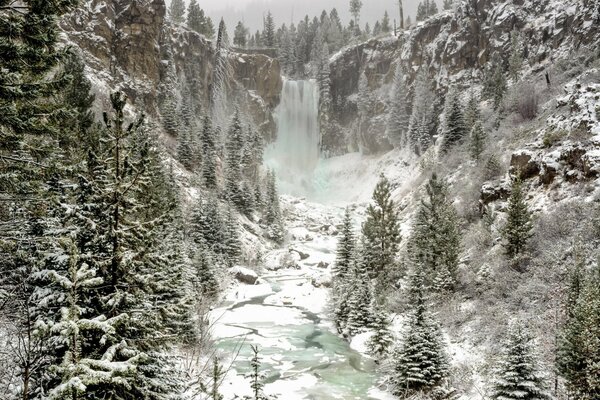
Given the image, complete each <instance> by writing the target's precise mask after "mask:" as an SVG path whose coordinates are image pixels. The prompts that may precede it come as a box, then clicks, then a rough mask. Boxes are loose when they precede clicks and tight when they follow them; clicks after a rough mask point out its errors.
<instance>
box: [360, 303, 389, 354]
mask: <svg viewBox="0 0 600 400" xmlns="http://www.w3.org/2000/svg"><path fill="white" fill-rule="evenodd" d="M372 315H373V321H372V322H371V329H373V336H371V338H370V339H369V342H368V343H367V345H368V348H369V352H370V353H371V355H372V356H374V357H375V358H376V360H378V361H381V360H383V359H384V357H385V356H386V355H387V354H388V351H389V350H390V349H391V348H392V346H393V344H394V335H393V334H392V331H391V330H390V325H391V321H390V317H389V314H388V312H387V308H386V306H385V304H382V303H380V302H377V301H375V304H374V305H373V310H372Z"/></svg>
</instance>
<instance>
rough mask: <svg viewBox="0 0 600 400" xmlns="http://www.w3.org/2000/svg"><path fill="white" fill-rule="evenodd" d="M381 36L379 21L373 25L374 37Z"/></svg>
mask: <svg viewBox="0 0 600 400" xmlns="http://www.w3.org/2000/svg"><path fill="white" fill-rule="evenodd" d="M379 35H381V22H379V21H377V22H375V25H373V36H374V37H377V36H379Z"/></svg>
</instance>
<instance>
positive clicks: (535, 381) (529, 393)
mask: <svg viewBox="0 0 600 400" xmlns="http://www.w3.org/2000/svg"><path fill="white" fill-rule="evenodd" d="M532 340H533V338H532V337H531V334H530V333H529V332H528V330H527V329H526V328H525V327H524V326H523V325H522V324H521V323H512V324H511V326H510V327H509V331H508V337H507V340H506V344H505V346H504V351H503V354H502V358H501V360H500V362H499V364H498V368H497V372H496V379H495V380H494V382H493V393H492V396H491V398H492V399H497V400H544V399H549V398H550V397H549V396H548V395H547V394H546V393H545V389H544V383H543V378H542V376H541V375H540V374H539V372H538V369H539V367H538V366H537V361H536V359H535V356H534V354H533V345H532V343H531V342H532Z"/></svg>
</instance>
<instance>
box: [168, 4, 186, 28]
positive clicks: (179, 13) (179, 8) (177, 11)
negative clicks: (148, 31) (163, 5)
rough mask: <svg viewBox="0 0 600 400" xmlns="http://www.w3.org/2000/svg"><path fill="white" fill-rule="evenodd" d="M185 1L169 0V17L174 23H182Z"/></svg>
mask: <svg viewBox="0 0 600 400" xmlns="http://www.w3.org/2000/svg"><path fill="white" fill-rule="evenodd" d="M184 17H185V3H184V1H183V0H171V5H170V6H169V19H170V20H171V22H173V23H174V24H178V25H179V24H183V21H184V20H185V18H184Z"/></svg>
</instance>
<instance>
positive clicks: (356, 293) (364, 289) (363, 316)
mask: <svg viewBox="0 0 600 400" xmlns="http://www.w3.org/2000/svg"><path fill="white" fill-rule="evenodd" d="M363 252H364V246H363V245H361V248H360V249H357V250H356V254H355V256H354V260H353V263H352V266H351V269H350V275H349V278H348V279H347V284H346V285H347V288H348V292H347V294H348V300H347V308H348V316H347V321H346V326H345V328H346V331H347V333H348V334H349V335H351V336H354V335H356V334H358V333H361V332H362V331H364V330H366V329H367V328H368V327H369V326H370V325H371V322H372V315H371V301H372V299H373V293H372V288H371V278H370V276H369V271H368V270H367V268H366V263H365V261H364V259H363V257H362V255H361V254H362V253H363Z"/></svg>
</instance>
